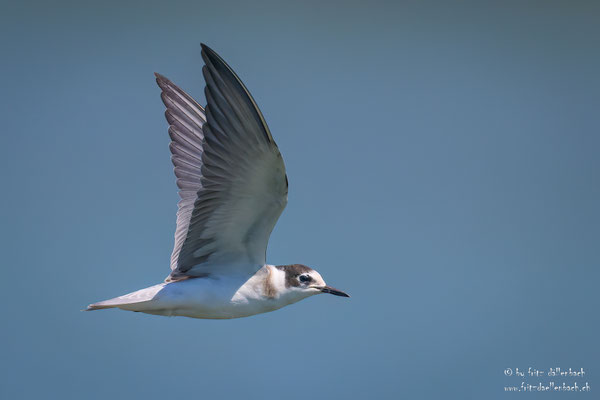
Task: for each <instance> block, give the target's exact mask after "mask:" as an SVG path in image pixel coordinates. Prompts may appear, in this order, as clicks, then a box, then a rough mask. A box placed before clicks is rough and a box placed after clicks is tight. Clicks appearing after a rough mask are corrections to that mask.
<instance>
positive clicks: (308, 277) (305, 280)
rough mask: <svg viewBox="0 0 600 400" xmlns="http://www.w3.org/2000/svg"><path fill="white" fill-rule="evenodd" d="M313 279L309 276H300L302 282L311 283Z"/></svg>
mask: <svg viewBox="0 0 600 400" xmlns="http://www.w3.org/2000/svg"><path fill="white" fill-rule="evenodd" d="M311 279H312V278H311V277H310V276H309V275H300V282H310V281H311Z"/></svg>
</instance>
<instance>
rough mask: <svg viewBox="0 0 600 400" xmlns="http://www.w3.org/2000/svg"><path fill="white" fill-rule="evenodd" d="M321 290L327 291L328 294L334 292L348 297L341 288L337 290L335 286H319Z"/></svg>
mask: <svg viewBox="0 0 600 400" xmlns="http://www.w3.org/2000/svg"><path fill="white" fill-rule="evenodd" d="M321 292H323V293H329V294H335V295H336V296H342V297H350V295H349V294H347V293H344V292H342V291H341V290H337V289H336V288H332V287H331V286H323V287H322V288H321Z"/></svg>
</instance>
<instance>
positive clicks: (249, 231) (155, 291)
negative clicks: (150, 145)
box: [88, 45, 348, 319]
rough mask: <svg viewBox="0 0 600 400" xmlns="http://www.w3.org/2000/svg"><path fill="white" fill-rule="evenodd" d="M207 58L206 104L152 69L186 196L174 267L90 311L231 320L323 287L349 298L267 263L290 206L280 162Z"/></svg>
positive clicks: (236, 90) (237, 83)
mask: <svg viewBox="0 0 600 400" xmlns="http://www.w3.org/2000/svg"><path fill="white" fill-rule="evenodd" d="M202 57H203V59H204V61H205V63H206V65H205V66H204V68H203V69H202V72H203V74H204V78H205V80H206V84H207V86H206V89H205V94H206V98H207V103H208V104H207V106H206V108H203V107H201V106H200V105H199V104H198V103H197V102H196V101H195V100H194V99H192V98H191V97H190V96H189V95H188V94H187V93H185V92H184V91H183V90H181V89H180V88H178V87H177V86H176V85H174V84H173V83H172V82H171V81H169V80H168V79H167V78H165V77H163V76H161V75H159V74H156V78H157V79H156V81H157V83H158V85H159V86H160V88H161V89H162V94H161V98H162V100H163V102H164V103H165V105H166V107H167V111H166V112H165V115H166V118H167V121H168V122H169V124H170V127H169V135H170V137H171V139H172V142H171V145H170V149H171V153H172V157H171V159H172V161H173V164H174V166H175V175H176V176H177V186H178V187H179V194H180V197H181V201H180V202H179V211H178V212H177V229H176V231H175V246H174V249H173V253H172V255H171V273H170V274H169V276H168V277H167V279H166V280H165V282H164V283H161V284H158V285H155V286H151V287H149V288H146V289H142V290H138V291H136V292H132V293H129V294H127V295H124V296H119V297H116V298H113V299H110V300H106V301H101V302H98V303H94V304H91V305H90V306H88V310H98V309H104V308H120V309H123V310H129V311H139V312H144V313H148V314H156V315H165V316H186V317H192V318H205V319H226V318H239V317H246V316H250V315H255V314H260V313H265V312H269V311H273V310H277V309H279V308H281V307H283V306H286V305H288V304H292V303H295V302H297V301H299V300H302V299H304V298H306V297H309V296H312V295H314V294H318V293H331V294H336V295H339V296H346V297H348V295H346V294H345V293H343V292H341V291H339V290H337V289H334V288H331V287H329V286H327V285H326V284H325V281H323V278H322V277H321V275H319V273H318V272H316V271H315V270H313V269H311V268H309V267H306V266H304V265H301V264H293V265H285V266H273V265H268V264H267V263H266V248H267V242H268V240H269V236H270V234H271V231H272V230H273V227H274V226H275V223H276V222H277V219H278V218H279V215H280V214H281V212H282V211H283V209H284V208H285V206H286V204H287V188H288V180H287V175H286V172H285V166H284V164H283V159H282V157H281V154H280V153H279V149H278V148H277V145H276V144H275V141H274V140H273V137H272V135H271V132H270V131H269V128H268V127H267V125H266V122H265V120H264V118H263V116H262V114H261V112H260V110H259V109H258V106H257V105H256V103H255V102H254V100H253V99H252V96H251V95H250V93H249V92H248V90H247V89H246V87H245V86H244V85H243V83H242V82H241V80H240V79H239V78H238V77H237V75H236V74H235V73H234V72H233V70H232V69H231V68H230V67H229V66H228V65H227V64H226V63H225V61H223V59H222V58H221V57H219V56H218V55H217V54H216V53H215V52H214V51H212V50H211V49H210V48H208V47H206V46H204V45H203V46H202Z"/></svg>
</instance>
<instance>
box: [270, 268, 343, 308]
mask: <svg viewBox="0 0 600 400" xmlns="http://www.w3.org/2000/svg"><path fill="white" fill-rule="evenodd" d="M275 268H276V270H277V271H278V272H279V273H278V275H279V276H278V279H277V280H278V281H279V282H278V283H279V285H277V286H279V288H280V293H281V294H284V295H285V297H290V300H291V301H292V302H296V301H298V300H301V299H303V298H305V297H309V296H312V295H315V294H319V293H329V294H334V295H336V296H342V297H350V296H349V295H347V294H346V293H344V292H342V291H341V290H338V289H335V288H333V287H331V286H327V284H326V283H325V281H324V280H323V278H322V277H321V274H319V273H318V272H317V271H315V270H314V269H312V268H310V267H307V266H306V265H302V264H293V265H277V266H275Z"/></svg>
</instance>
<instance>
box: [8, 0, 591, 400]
mask: <svg viewBox="0 0 600 400" xmlns="http://www.w3.org/2000/svg"><path fill="white" fill-rule="evenodd" d="M51 3H52V4H51ZM599 18H600V3H598V2H592V1H590V2H584V1H570V2H569V1H563V2H551V1H543V2H524V1H519V2H500V1H498V2H473V3H466V2H452V4H451V3H450V2H424V1H411V2H394V3H393V5H392V3H389V4H388V3H385V2H369V3H368V4H367V3H366V2H353V1H344V2H326V4H323V3H322V2H310V1H308V2H294V3H291V2H288V3H284V2H260V1H253V2H238V3H229V2H215V1H213V2H207V3H202V2H165V1H160V2H158V1H156V2H148V1H139V2H109V1H103V2H2V5H1V9H0V46H1V54H2V56H1V57H2V61H1V63H0V64H1V65H0V68H1V71H2V78H1V79H0V89H1V91H0V93H1V96H0V113H1V115H0V116H1V128H0V131H1V135H2V146H1V147H0V151H1V157H0V174H1V179H2V186H1V188H2V196H0V201H1V207H0V216H1V227H0V235H1V236H0V239H1V240H0V243H1V248H2V266H3V267H2V268H3V270H2V272H3V276H4V278H3V279H2V281H1V291H0V292H1V296H2V297H1V301H2V319H1V320H2V329H1V331H0V336H1V338H0V339H1V343H2V354H1V357H0V368H1V371H0V397H2V398H6V399H18V398H74V399H107V398H112V399H119V398H146V399H161V398H162V399H164V398H201V399H211V398H273V399H281V398H286V399H305V398H311V397H312V398H333V399H338V398H345V399H365V398H378V399H379V398H381V399H387V398H389V399H396V398H414V399H417V398H418V399H440V398H456V399H466V398H478V399H495V398H511V399H512V398H516V397H520V396H521V395H517V394H505V393H504V389H503V388H504V386H506V385H520V383H521V381H522V380H521V379H517V378H516V377H514V376H513V377H506V376H505V375H504V372H503V371H504V370H505V368H509V367H510V368H513V369H514V368H516V367H518V368H520V369H526V368H528V367H534V368H538V369H543V370H547V369H548V368H550V367H562V368H569V367H572V368H581V367H583V368H584V369H585V371H586V376H585V378H584V379H576V380H575V379H556V381H557V382H558V383H561V382H562V381H566V382H572V381H578V382H579V383H580V385H581V383H583V382H584V381H588V382H589V383H590V386H591V387H592V392H591V393H590V394H589V395H585V394H578V395H576V396H577V398H580V397H582V398H593V397H594V396H596V395H597V394H594V391H595V392H596V393H597V392H598V391H599V390H600V361H599V360H600V344H599V339H598V337H599V336H600V335H599V333H600V329H599V328H600V317H599V313H598V308H599V305H600V298H599V294H598V283H599V278H600V273H599V270H598V267H599V261H600V247H599V239H600V212H599V209H598V205H599V204H600V181H599V176H598V175H599V171H600V158H599V156H598V152H599V146H600V117H599V112H598V107H599V105H600V79H599V75H598V71H600V57H599V52H598V48H599V45H600V42H599V37H600V24H598V20H599ZM201 41H202V42H204V43H207V44H208V45H209V46H211V47H213V48H214V49H215V50H216V51H217V52H219V53H220V54H221V55H222V56H223V57H224V58H225V60H227V62H228V63H230V64H231V66H232V67H233V68H234V69H235V70H236V71H237V72H238V74H239V75H240V76H241V78H242V79H243V80H244V82H245V83H246V85H247V86H248V88H249V89H250V91H251V92H252V94H253V95H254V97H255V99H256V101H257V102H258V104H259V105H260V107H261V109H262V111H263V113H264V115H265V118H266V119H267V121H268V123H269V125H270V128H271V131H272V132H273V135H274V137H275V139H276V141H277V143H278V144H279V147H280V149H281V152H282V154H283V156H284V159H285V162H286V165H287V171H288V175H289V180H290V192H289V204H288V208H287V209H286V210H285V211H284V213H283V215H282V217H281V219H280V220H279V223H278V225H277V226H276V228H275V230H274V232H273V235H272V237H271V241H270V245H269V250H268V261H269V262H270V263H272V264H287V263H304V264H307V265H310V266H313V267H315V268H317V269H318V270H319V271H320V272H321V273H322V274H323V276H324V278H325V279H326V280H327V281H328V283H330V284H331V285H333V286H336V287H339V288H340V289H343V290H346V291H348V292H349V293H350V294H351V295H352V298H350V299H343V298H339V297H335V296H317V297H313V298H310V299H308V300H306V301H303V302H300V303H298V304H295V305H293V306H290V307H288V308H285V309H282V310H279V311H276V312H273V313H269V314H263V315H259V316H255V317H251V318H245V319H238V320H230V321H210V320H193V319H186V318H165V317H156V316H148V315H143V314H137V313H136V314H134V313H130V312H123V311H102V312H94V313H84V312H80V311H79V310H80V309H82V308H84V307H85V306H86V305H87V304H88V303H91V302H94V301H98V300H103V299H106V298H110V297H113V296H117V295H121V294H124V293H126V292H129V291H132V290H135V289H139V288H142V287H145V286H149V285H152V284H155V283H158V282H160V281H161V280H162V279H163V278H164V277H165V276H166V275H167V273H168V268H169V267H168V266H169V256H170V252H171V248H172V242H173V238H172V236H173V232H174V228H175V211H176V202H177V199H178V197H177V193H176V187H175V179H174V176H173V173H172V166H171V162H170V159H169V151H168V143H169V139H168V135H167V124H166V122H165V120H164V117H163V111H164V107H163V105H162V103H161V101H160V98H159V89H158V87H157V86H156V84H155V83H154V77H153V72H154V71H157V72H160V73H162V74H164V75H166V76H167V77H169V78H170V79H172V80H173V81H174V82H175V83H177V84H178V85H180V86H181V87H182V88H184V90H187V91H188V92H189V93H190V94H191V95H192V96H195V97H196V98H197V99H198V100H199V101H200V102H201V103H204V96H203V87H204V83H203V78H202V75H201V71H200V69H201V65H202V63H201V58H200V47H199V43H200V42H201ZM549 380H550V379H548V378H544V379H528V380H526V381H527V383H533V384H537V383H538V382H539V381H543V382H547V381H549ZM526 396H527V398H548V394H547V393H545V394H540V395H538V394H527V395H526ZM558 396H559V397H561V398H562V396H567V395H566V394H563V395H558ZM552 397H556V396H552Z"/></svg>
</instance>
